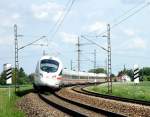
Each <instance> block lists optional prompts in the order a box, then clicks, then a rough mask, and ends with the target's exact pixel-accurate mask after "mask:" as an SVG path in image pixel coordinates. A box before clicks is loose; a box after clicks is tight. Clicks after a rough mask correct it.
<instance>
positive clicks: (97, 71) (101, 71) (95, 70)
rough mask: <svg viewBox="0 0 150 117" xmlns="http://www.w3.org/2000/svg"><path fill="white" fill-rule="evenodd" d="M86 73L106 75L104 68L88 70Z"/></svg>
mask: <svg viewBox="0 0 150 117" xmlns="http://www.w3.org/2000/svg"><path fill="white" fill-rule="evenodd" d="M88 72H91V73H106V70H105V69H104V68H97V69H90V70H89V71H88Z"/></svg>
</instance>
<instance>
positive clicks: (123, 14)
mask: <svg viewBox="0 0 150 117" xmlns="http://www.w3.org/2000/svg"><path fill="white" fill-rule="evenodd" d="M139 6H141V3H140V4H136V5H135V6H134V7H132V8H130V9H128V10H127V11H125V12H123V13H122V14H121V15H120V16H118V17H116V18H115V19H113V22H115V21H117V20H118V19H120V18H121V17H123V16H125V15H127V14H128V13H130V12H131V11H133V10H134V9H136V8H137V7H139Z"/></svg>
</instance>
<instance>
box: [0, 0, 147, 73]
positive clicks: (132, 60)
mask: <svg viewBox="0 0 150 117" xmlns="http://www.w3.org/2000/svg"><path fill="white" fill-rule="evenodd" d="M68 1H69V0H61V1H60V0H48V1H47V0H38V1H37V0H25V1H21V0H15V1H12V0H1V1H0V53H1V56H0V71H2V69H3V64H4V63H11V64H12V65H13V66H14V32H13V25H14V24H17V25H18V34H22V35H24V36H23V37H19V38H18V40H19V47H21V46H23V45H25V44H27V43H29V42H32V41H34V40H36V39H38V38H39V37H41V36H42V35H46V36H47V37H46V38H45V39H43V40H41V41H40V42H38V43H43V44H44V43H46V42H47V40H48V42H49V43H48V47H46V46H45V47H41V46H34V45H33V46H29V47H26V48H24V49H23V50H20V51H19V61H20V66H22V67H23V68H24V69H25V71H26V72H27V73H32V72H34V71H35V66H36V63H37V60H38V59H39V58H40V57H41V56H42V53H43V50H45V51H46V52H47V53H49V54H51V55H55V56H58V57H59V58H60V59H61V60H62V62H63V64H64V67H66V68H70V60H73V67H74V69H76V68H77V62H76V60H77V52H76V50H77V47H76V46H75V44H76V43H77V38H78V36H80V35H90V36H91V35H92V36H95V35H98V34H100V33H101V32H103V31H105V30H106V25H107V24H108V23H110V25H111V26H112V25H114V24H115V23H117V22H119V21H121V20H122V19H123V18H125V17H128V16H129V15H130V14H132V13H133V12H135V11H136V10H137V9H139V8H141V7H142V6H143V5H145V4H147V3H148V2H149V1H148V0H111V1H110V0H105V1H104V0H76V1H75V3H74V5H73V7H72V9H71V11H70V12H69V13H68V15H67V16H66V17H65V20H64V22H63V24H62V25H61V27H60V29H59V30H58V31H57V33H56V34H55V35H54V36H51V35H52V34H53V30H55V28H54V25H55V24H56V22H57V20H58V18H59V17H60V16H61V14H63V13H64V12H65V6H66V4H67V2H68ZM135 6H136V8H135ZM132 8H135V9H133V10H131V11H130V12H128V13H126V11H128V10H129V9H132ZM149 12H150V5H149V6H147V7H145V8H144V9H142V10H141V11H140V12H138V13H137V14H135V15H134V16H132V17H130V18H129V19H127V20H126V21H124V22H122V23H121V24H119V25H118V26H116V27H114V28H113V29H112V30H111V42H112V71H113V73H115V74H116V73H117V72H118V71H120V70H121V69H123V65H126V67H127V68H133V65H134V64H139V66H140V67H143V66H150V62H149V59H150V56H149V53H150V48H149V46H148V44H149V43H150V40H149V37H150V33H149V26H150V22H149V20H150V16H149ZM122 14H124V15H122ZM90 39H91V40H93V41H95V42H96V43H99V44H100V45H101V46H104V47H106V38H103V37H100V38H91V37H90ZM81 43H88V42H87V41H86V40H84V39H81ZM94 49H96V50H97V66H99V67H105V60H106V52H105V51H103V50H101V49H100V48H98V47H96V46H94V45H87V46H81V50H82V53H81V60H90V61H93V58H94V56H93V54H92V53H93V52H94ZM90 61H81V70H82V71H86V70H88V69H91V68H93V62H90Z"/></svg>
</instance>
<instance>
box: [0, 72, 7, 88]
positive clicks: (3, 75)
mask: <svg viewBox="0 0 150 117" xmlns="http://www.w3.org/2000/svg"><path fill="white" fill-rule="evenodd" d="M5 84H6V73H5V72H4V71H3V72H2V73H1V76H0V85H5Z"/></svg>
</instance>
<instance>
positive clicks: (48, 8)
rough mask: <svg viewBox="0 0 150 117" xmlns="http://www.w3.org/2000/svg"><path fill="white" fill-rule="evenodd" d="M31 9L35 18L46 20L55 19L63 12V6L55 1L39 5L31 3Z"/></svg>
mask: <svg viewBox="0 0 150 117" xmlns="http://www.w3.org/2000/svg"><path fill="white" fill-rule="evenodd" d="M31 10H32V13H33V16H34V17H35V18H37V19H40V20H46V19H49V18H51V19H52V20H53V21H56V20H57V19H58V18H59V17H60V15H61V14H62V13H63V12H64V7H63V6H62V5H60V4H57V3H56V2H47V3H44V4H40V5H37V4H32V6H31Z"/></svg>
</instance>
